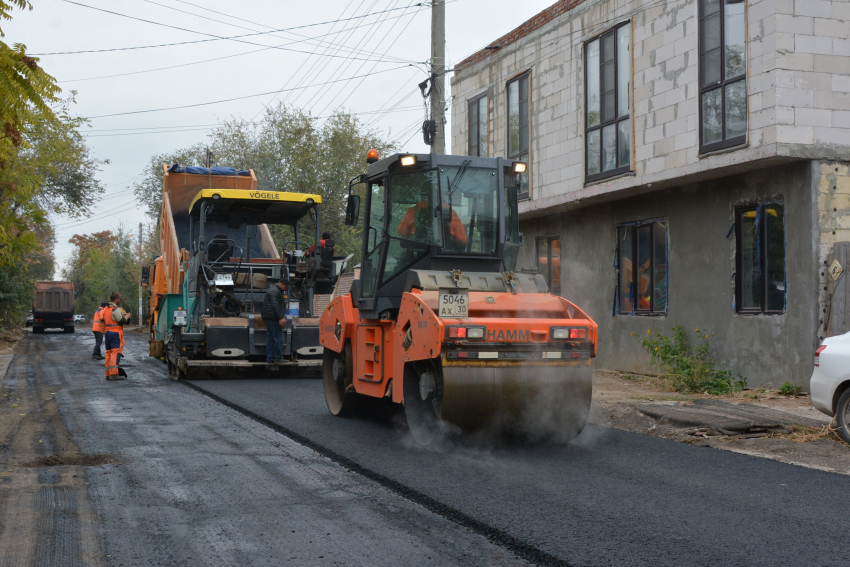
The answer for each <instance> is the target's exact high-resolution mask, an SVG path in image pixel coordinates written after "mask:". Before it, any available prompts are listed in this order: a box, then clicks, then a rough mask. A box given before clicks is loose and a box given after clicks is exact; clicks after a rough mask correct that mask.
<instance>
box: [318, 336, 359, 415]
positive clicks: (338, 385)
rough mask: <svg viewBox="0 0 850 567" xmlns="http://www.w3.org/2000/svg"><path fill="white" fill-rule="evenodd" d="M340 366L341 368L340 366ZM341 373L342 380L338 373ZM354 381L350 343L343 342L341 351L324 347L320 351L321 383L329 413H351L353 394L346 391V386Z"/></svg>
mask: <svg viewBox="0 0 850 567" xmlns="http://www.w3.org/2000/svg"><path fill="white" fill-rule="evenodd" d="M340 366H341V367H342V368H340ZM340 372H341V373H342V374H343V376H342V378H343V379H342V380H339V379H338V374H339V373H340ZM353 381H354V357H353V356H352V352H351V343H348V342H347V343H345V347H343V349H342V352H334V351H332V350H331V349H329V348H326V349H325V350H324V352H323V353H322V383H323V386H324V390H325V403H326V404H327V405H328V411H330V412H331V415H338V416H344V415H347V414H349V413H351V410H352V406H353V405H354V400H353V398H354V394H350V393H348V391H347V390H348V386H350V385H351V384H352V383H353Z"/></svg>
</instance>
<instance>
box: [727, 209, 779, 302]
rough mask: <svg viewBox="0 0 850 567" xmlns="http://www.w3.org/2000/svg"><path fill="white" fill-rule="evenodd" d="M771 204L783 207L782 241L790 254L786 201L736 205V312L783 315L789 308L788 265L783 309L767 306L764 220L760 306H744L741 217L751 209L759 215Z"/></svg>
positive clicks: (762, 227)
mask: <svg viewBox="0 0 850 567" xmlns="http://www.w3.org/2000/svg"><path fill="white" fill-rule="evenodd" d="M771 205H774V206H781V207H782V216H783V222H782V242H783V251H784V253H785V257H786V258H787V256H788V248H787V241H786V238H785V220H784V219H785V203H784V202H783V201H781V200H773V201H764V202H759V203H747V204H743V205H739V206H736V207H735V217H734V218H735V313H737V314H739V315H783V314H785V312H786V311H787V310H788V270H787V267H786V269H785V273H784V274H783V280H784V282H785V289H784V290H783V293H782V295H783V299H784V301H783V303H782V309H780V310H776V309H768V308H767V282H766V281H765V272H766V271H767V223H766V222H762V223H761V227H760V228H759V232H760V234H759V239H758V241H759V242H760V245H759V249H758V250H757V254H758V260H759V265H760V266H763V268H761V269H760V270H759V278H758V287H759V308H758V309H754V308H752V307H748V308H744V307H742V305H743V292H744V285H743V284H744V275H743V272H744V270H743V266H742V265H741V262H742V260H743V252H742V249H741V247H742V244H743V237H742V235H741V227H742V226H743V223H742V222H741V218H742V216H743V214H744V213H747V212H750V211H756V215H758V209H759V208H764V207H769V206H771Z"/></svg>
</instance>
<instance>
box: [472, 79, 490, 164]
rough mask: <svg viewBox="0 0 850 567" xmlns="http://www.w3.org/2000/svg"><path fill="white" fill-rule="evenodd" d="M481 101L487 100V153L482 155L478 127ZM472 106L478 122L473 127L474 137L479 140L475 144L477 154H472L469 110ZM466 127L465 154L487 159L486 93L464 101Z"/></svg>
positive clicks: (488, 108)
mask: <svg viewBox="0 0 850 567" xmlns="http://www.w3.org/2000/svg"><path fill="white" fill-rule="evenodd" d="M481 99H486V100H487V119H486V124H487V152H486V153H485V154H484V155H481V144H480V140H481V131H480V126H481V108H480V104H481ZM473 105H475V111H476V113H478V114H477V116H478V122H477V124H476V125H475V128H476V131H475V133H476V134H477V136H476V137H477V138H478V140H479V142H478V143H476V148H478V153H476V154H473V153H472V120H471V118H472V112H471V109H472V107H473ZM466 127H467V128H466V129H467V134H466V149H467V152H466V154H467V155H468V156H470V157H489V156H490V97H489V96H488V95H487V93H481V94H480V95H478V96H476V97H473V98H471V99H469V100H467V101H466Z"/></svg>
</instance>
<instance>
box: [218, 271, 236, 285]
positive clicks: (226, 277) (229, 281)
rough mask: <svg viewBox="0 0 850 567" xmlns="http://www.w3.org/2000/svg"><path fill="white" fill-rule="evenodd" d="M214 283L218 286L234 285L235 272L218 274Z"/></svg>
mask: <svg viewBox="0 0 850 567" xmlns="http://www.w3.org/2000/svg"><path fill="white" fill-rule="evenodd" d="M213 283H214V284H215V285H217V286H222V285H233V274H216V275H215V280H214V281H213Z"/></svg>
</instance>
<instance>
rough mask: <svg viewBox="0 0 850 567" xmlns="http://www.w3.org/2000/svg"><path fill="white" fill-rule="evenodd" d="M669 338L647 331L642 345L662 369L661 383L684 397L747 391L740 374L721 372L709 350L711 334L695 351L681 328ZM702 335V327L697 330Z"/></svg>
mask: <svg viewBox="0 0 850 567" xmlns="http://www.w3.org/2000/svg"><path fill="white" fill-rule="evenodd" d="M672 329H673V335H672V336H670V337H668V336H667V335H665V334H663V333H662V332H660V331H657V330H656V331H654V332H653V331H652V330H651V329H648V330H647V332H646V334H647V336H646V337H644V339H643V341H641V345H642V346H643V349H644V350H645V351H646V352H647V353H649V358H650V362H651V363H652V365H653V366H655V367H656V368H658V370H660V375H659V376H658V380H659V382H660V383H661V384H662V385H663V386H665V387H666V388H669V389H671V390H673V391H674V392H681V393H685V394H711V395H715V396H717V395H723V394H732V393H734V392H738V391H741V390H743V389H744V385H745V384H746V380H745V379H744V377H743V376H741V375H740V374H739V375H738V376H733V375H732V372H730V371H729V370H718V369H717V368H716V366H715V364H714V360H713V359H712V357H711V353H710V350H709V340H708V335H704V336H703V337H702V338H703V339H704V342H703V343H702V344H699V345H697V346H695V347H693V348H691V347H690V345H689V344H688V338H687V336H686V334H685V329H684V327H682V325H674V326H673V327H672ZM695 332H696V333H699V328H696V329H695Z"/></svg>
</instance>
